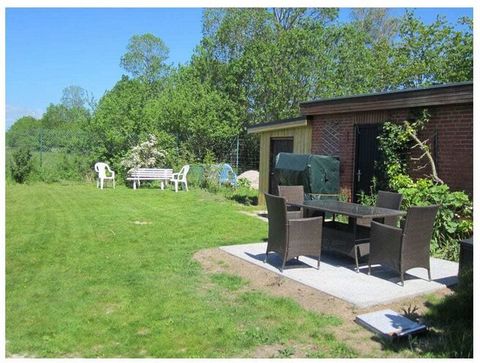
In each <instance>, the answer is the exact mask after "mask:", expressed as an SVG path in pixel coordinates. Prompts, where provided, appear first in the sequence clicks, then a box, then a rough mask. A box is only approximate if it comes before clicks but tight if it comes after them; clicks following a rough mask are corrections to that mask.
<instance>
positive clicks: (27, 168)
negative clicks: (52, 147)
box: [10, 147, 33, 183]
mask: <svg viewBox="0 0 480 363" xmlns="http://www.w3.org/2000/svg"><path fill="white" fill-rule="evenodd" d="M32 167H33V164H32V153H31V151H30V149H28V148H25V147H24V148H20V149H18V150H17V151H15V152H14V153H13V155H12V162H11V164H10V172H11V175H12V177H13V180H15V181H16V182H17V183H25V181H26V180H27V178H28V176H29V175H30V172H31V171H32Z"/></svg>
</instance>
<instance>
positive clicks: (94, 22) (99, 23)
mask: <svg viewBox="0 0 480 363" xmlns="http://www.w3.org/2000/svg"><path fill="white" fill-rule="evenodd" d="M415 12H416V14H417V15H418V16H420V17H421V19H422V20H423V21H424V22H427V23H429V22H431V21H433V20H434V19H435V17H436V15H437V14H441V15H444V16H446V17H447V19H448V20H449V21H450V22H452V23H454V22H455V21H456V20H457V19H458V18H459V17H460V16H464V15H468V16H472V12H473V11H472V9H471V8H439V9H428V8H423V9H417V10H415ZM403 13H404V9H400V8H399V9H394V12H393V14H394V15H401V14H403ZM348 16H349V9H342V11H341V16H340V19H341V20H348ZM5 20H6V45H5V52H6V62H5V66H6V101H7V102H6V119H5V123H6V124H5V126H6V128H8V127H9V126H10V125H11V124H12V123H13V122H14V121H15V120H17V119H18V118H19V117H21V116H23V115H27V114H28V115H32V116H35V117H38V118H39V117H41V115H42V114H43V112H44V111H45V109H46V107H47V106H48V105H49V104H50V103H59V102H60V98H61V95H62V90H63V89H64V88H65V87H68V86H70V85H77V86H80V87H82V88H84V89H86V90H88V91H89V92H91V93H93V95H94V96H95V98H96V99H99V98H100V97H101V96H102V95H103V94H104V92H105V91H106V90H108V89H110V88H112V87H113V85H114V84H115V83H116V82H117V81H118V80H119V79H120V77H121V75H122V74H123V73H124V72H123V70H122V69H121V67H120V65H119V64H120V57H121V56H122V55H123V54H124V53H125V50H126V46H127V44H128V40H129V39H130V37H131V36H132V35H134V34H144V33H152V34H154V35H156V36H158V37H160V38H161V39H162V40H163V41H164V42H165V43H166V45H167V46H168V48H169V49H170V58H169V62H170V63H173V64H178V63H186V62H188V61H189V60H190V57H191V55H192V53H193V50H194V48H195V46H196V45H198V43H199V42H200V39H201V36H202V33H201V31H202V23H201V21H202V9H200V8H190V9H189V8H183V9H175V8H163V9H132V8H129V9H113V8H103V9H101V8H97V9H93V8H83V9H75V8H69V9H55V8H51V9H48V8H43V9H41V8H24V9H19V8H7V9H6V17H5Z"/></svg>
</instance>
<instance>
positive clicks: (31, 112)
mask: <svg viewBox="0 0 480 363" xmlns="http://www.w3.org/2000/svg"><path fill="white" fill-rule="evenodd" d="M44 112H45V110H41V109H32V108H29V107H24V106H16V105H9V104H7V105H6V108H5V129H6V130H8V128H9V127H10V126H11V125H13V123H14V122H15V121H17V120H18V119H19V118H20V117H23V116H32V117H35V118H41V117H42V115H43V113H44Z"/></svg>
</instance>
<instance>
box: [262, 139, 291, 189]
mask: <svg viewBox="0 0 480 363" xmlns="http://www.w3.org/2000/svg"><path fill="white" fill-rule="evenodd" d="M278 153H293V137H282V138H275V139H273V138H272V139H270V175H269V176H270V177H269V178H268V179H269V183H268V192H269V193H270V194H274V195H278V181H277V180H276V179H275V173H274V169H275V158H276V157H277V155H278Z"/></svg>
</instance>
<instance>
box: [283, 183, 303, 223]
mask: <svg viewBox="0 0 480 363" xmlns="http://www.w3.org/2000/svg"><path fill="white" fill-rule="evenodd" d="M278 195H279V196H280V197H283V198H285V200H286V201H287V203H288V202H292V203H303V201H304V200H305V192H304V189H303V185H279V186H278ZM287 217H288V219H292V218H293V219H296V218H303V217H304V212H303V208H301V207H300V208H294V207H291V208H288V207H287Z"/></svg>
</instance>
